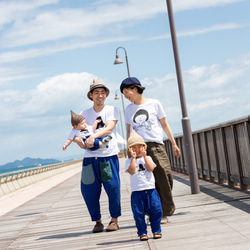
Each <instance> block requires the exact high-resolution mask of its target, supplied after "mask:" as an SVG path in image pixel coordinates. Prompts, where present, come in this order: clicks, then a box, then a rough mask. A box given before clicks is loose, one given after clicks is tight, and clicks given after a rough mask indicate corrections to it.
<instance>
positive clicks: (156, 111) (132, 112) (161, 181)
mask: <svg viewBox="0 0 250 250" xmlns="http://www.w3.org/2000/svg"><path fill="white" fill-rule="evenodd" d="M120 90H121V93H123V94H124V96H125V98H126V99H128V100H129V101H130V102H131V103H130V104H129V105H128V106H127V107H126V111H125V123H126V127H127V139H128V137H129V135H130V131H131V129H132V128H133V129H134V130H135V131H136V132H137V133H138V134H139V135H140V136H142V137H143V139H144V140H145V142H146V144H147V154H148V155H150V156H151V157H152V159H153V161H154V162H155V164H156V165H157V168H155V170H154V172H153V173H154V176H155V181H156V183H155V184H156V190H157V191H158V193H159V195H160V198H161V205H162V211H163V217H162V220H161V223H167V221H168V220H167V216H171V215H172V214H173V213H174V211H175V204H174V201H173V197H172V188H173V176H172V172H171V167H170V163H169V159H168V156H167V153H166V150H165V147H164V143H163V130H164V131H165V133H166V135H167V136H168V138H169V139H170V141H171V142H172V145H173V149H174V153H175V155H176V157H179V156H180V150H179V148H178V146H177V144H176V142H175V139H174V137H173V134H172V131H171V128H170V126H169V125H168V122H167V120H166V114H165V112H164V110H163V108H162V105H161V103H160V102H159V101H158V100H155V99H147V98H145V97H144V96H143V95H142V93H143V91H144V90H145V88H144V87H142V86H141V83H140V81H139V80H138V79H137V78H135V77H129V78H126V79H124V80H123V81H122V83H121V85H120Z"/></svg>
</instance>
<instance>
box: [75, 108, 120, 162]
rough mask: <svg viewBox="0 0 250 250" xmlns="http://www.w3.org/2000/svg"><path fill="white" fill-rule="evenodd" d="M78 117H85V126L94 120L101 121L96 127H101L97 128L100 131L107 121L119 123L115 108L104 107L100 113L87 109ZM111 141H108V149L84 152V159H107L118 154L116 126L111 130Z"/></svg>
mask: <svg viewBox="0 0 250 250" xmlns="http://www.w3.org/2000/svg"><path fill="white" fill-rule="evenodd" d="M80 115H82V116H84V117H85V120H86V123H87V124H93V123H94V122H95V120H96V118H99V119H101V123H98V125H100V126H102V127H101V128H98V130H101V129H103V128H104V127H105V124H106V123H107V121H119V112H118V109H117V108H116V107H113V106H109V105H104V107H103V109H102V110H101V111H100V112H95V110H94V108H93V107H92V108H89V109H86V110H84V111H82V112H81V113H80ZM110 135H111V136H112V139H111V140H110V141H109V147H108V148H99V149H97V150H93V151H91V150H85V152H84V157H85V158H88V157H108V156H112V155H117V154H118V153H119V148H118V144H117V139H116V126H115V127H114V128H113V130H112V132H111V134H110Z"/></svg>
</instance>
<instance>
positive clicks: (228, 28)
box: [0, 0, 250, 165]
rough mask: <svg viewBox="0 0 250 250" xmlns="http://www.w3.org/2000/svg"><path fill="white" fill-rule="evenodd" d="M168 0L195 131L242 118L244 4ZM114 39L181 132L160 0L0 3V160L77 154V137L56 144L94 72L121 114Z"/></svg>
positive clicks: (249, 88) (246, 48)
mask: <svg viewBox="0 0 250 250" xmlns="http://www.w3.org/2000/svg"><path fill="white" fill-rule="evenodd" d="M172 2H173V8H174V17H175V26H176V31H177V38H178V46H179V53H180V60H181V67H182V75H183V83H184V88H185V95H186V103H187V108H188V115H189V118H190V120H191V127H192V130H198V129H201V128H204V127H207V126H211V125H214V124H217V123H220V122H224V121H228V120H231V119H235V118H238V117H241V116H245V115H249V113H250V112H249V111H250V102H249V94H250V15H249V9H250V1H247V0H202V1H201V0H190V1H188V0H173V1H172ZM120 46H122V47H124V48H125V49H126V51H127V55H128V61H129V68H130V74H131V76H135V77H137V78H138V79H140V81H141V82H142V84H143V85H144V86H145V87H146V90H145V94H144V95H145V97H149V98H157V99H159V100H160V101H161V102H162V104H163V106H164V109H165V111H166V113H167V120H168V122H169V124H170V126H171V128H172V130H173V133H181V132H182V127H181V119H182V114H181V108H180V100H179V94H178V85H177V80H176V72H175V64H174V57H173V50H172V43H171V37H170V28H169V22H168V14H167V7H166V1H163V0H144V1H141V0H100V1H94V0H92V1H84V0H82V1H78V0H74V1H70V0H62V1H60V0H33V1H29V0H26V1H25V0H8V1H7V0H6V1H0V107H1V108H0V117H1V123H0V131H1V158H0V165H3V164H5V163H7V162H11V161H14V160H17V159H18V160H22V159H23V158H24V157H27V156H28V157H33V158H35V157H40V158H57V159H63V158H67V157H71V156H74V155H80V154H83V150H81V149H79V148H78V146H77V145H75V144H72V145H70V147H69V148H68V150H67V152H64V151H62V145H63V144H64V142H65V140H66V139H67V136H68V134H69V132H70V130H71V125H70V109H72V110H73V111H75V112H80V111H81V110H83V109H85V108H88V107H90V106H91V105H92V103H91V102H90V101H89V100H88V99H87V97H86V94H87V92H88V89H89V84H90V82H91V80H92V79H93V78H96V77H98V78H101V79H102V80H103V81H104V82H105V84H106V85H107V86H108V87H109V88H110V96H109V97H108V98H107V101H106V104H109V105H115V106H117V107H118V108H119V109H120V110H121V114H122V102H121V100H118V101H117V100H114V97H115V92H116V90H117V89H118V88H119V86H120V82H121V81H122V80H123V79H124V78H126V77H127V68H126V64H125V63H124V64H120V65H113V62H114V60H115V52H116V49H117V48H118V47H120ZM118 53H119V55H120V57H121V59H122V60H124V62H125V53H124V51H123V50H122V49H119V50H118ZM118 93H119V92H118ZM119 95H120V93H119ZM127 104H128V101H127V100H125V106H126V105H127ZM118 131H119V132H120V134H121V133H122V132H121V125H120V124H118Z"/></svg>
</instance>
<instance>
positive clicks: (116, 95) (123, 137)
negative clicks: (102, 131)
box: [115, 89, 127, 158]
mask: <svg viewBox="0 0 250 250" xmlns="http://www.w3.org/2000/svg"><path fill="white" fill-rule="evenodd" d="M117 91H119V89H117V90H116V91H115V100H119V99H120V97H119V96H118V94H117ZM123 109H124V107H123ZM119 113H120V117H121V112H120V109H119ZM124 123H125V122H124ZM120 125H121V130H122V139H123V140H125V135H124V130H123V126H122V122H121V124H120ZM123 145H124V149H123V150H124V155H125V158H127V153H126V151H127V149H126V144H125V143H124V144H123Z"/></svg>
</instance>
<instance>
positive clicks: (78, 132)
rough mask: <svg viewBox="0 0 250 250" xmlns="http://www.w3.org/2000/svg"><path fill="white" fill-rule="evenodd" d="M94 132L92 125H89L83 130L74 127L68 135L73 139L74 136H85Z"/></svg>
mask: <svg viewBox="0 0 250 250" xmlns="http://www.w3.org/2000/svg"><path fill="white" fill-rule="evenodd" d="M92 134H93V130H92V127H91V126H87V128H86V129H82V130H79V129H74V128H73V129H72V130H71V132H70V134H69V136H68V139H70V140H73V139H74V137H83V136H88V135H92Z"/></svg>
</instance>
